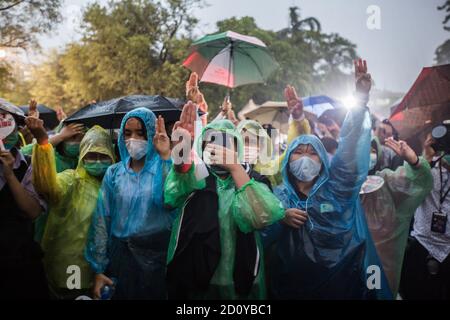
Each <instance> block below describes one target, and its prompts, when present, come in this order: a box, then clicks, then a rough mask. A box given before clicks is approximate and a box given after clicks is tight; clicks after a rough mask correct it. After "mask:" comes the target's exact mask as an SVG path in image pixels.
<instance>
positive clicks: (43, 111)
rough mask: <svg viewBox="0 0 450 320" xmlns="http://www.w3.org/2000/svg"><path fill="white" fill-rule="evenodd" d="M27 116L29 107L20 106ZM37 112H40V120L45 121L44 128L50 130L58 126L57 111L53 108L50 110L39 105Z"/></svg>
mask: <svg viewBox="0 0 450 320" xmlns="http://www.w3.org/2000/svg"><path fill="white" fill-rule="evenodd" d="M19 108H20V109H21V110H22V111H23V112H24V113H25V114H26V115H28V112H29V110H30V107H29V106H20V107H19ZM37 111H39V119H41V120H43V121H44V126H45V127H46V128H49V129H53V128H55V127H56V126H57V125H58V124H59V121H58V117H57V116H56V111H55V110H53V109H52V108H49V107H47V106H45V105H43V104H38V105H37Z"/></svg>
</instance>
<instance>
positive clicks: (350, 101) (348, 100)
mask: <svg viewBox="0 0 450 320" xmlns="http://www.w3.org/2000/svg"><path fill="white" fill-rule="evenodd" d="M339 100H340V101H341V102H342V104H343V105H344V106H345V107H346V108H348V109H351V108H354V107H356V99H355V97H354V96H353V95H348V96H345V97H343V98H341V99H339Z"/></svg>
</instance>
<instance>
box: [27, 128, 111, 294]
mask: <svg viewBox="0 0 450 320" xmlns="http://www.w3.org/2000/svg"><path fill="white" fill-rule="evenodd" d="M89 152H96V153H101V154H104V155H107V156H109V157H110V158H111V160H112V161H114V154H113V147H112V144H111V138H110V136H109V134H108V132H107V131H106V130H104V129H103V128H101V127H100V126H94V127H92V128H91V129H90V130H89V131H88V132H87V133H86V135H85V136H84V138H83V140H82V141H81V144H80V157H79V161H78V166H77V168H76V169H75V170H65V171H63V172H61V173H58V174H57V173H56V168H55V160H54V159H55V158H54V157H55V156H54V149H53V147H52V145H51V144H46V145H38V144H36V145H35V146H34V150H33V158H32V163H33V184H34V186H35V188H36V190H37V191H38V192H39V193H40V194H42V195H43V196H44V197H45V198H46V199H47V200H48V202H49V204H50V211H49V216H48V221H47V225H46V228H45V231H44V236H43V239H42V248H43V250H44V252H45V258H44V263H45V268H46V272H47V277H48V279H49V282H50V284H51V285H52V286H53V287H55V288H67V280H68V277H69V276H70V274H68V273H67V270H68V267H69V266H71V265H76V266H78V267H80V271H81V288H82V289H85V288H89V287H90V284H91V280H92V276H93V273H92V271H91V269H90V267H89V265H88V263H87V262H86V260H85V258H84V255H83V251H84V247H85V245H86V238H87V232H88V229H89V225H90V223H91V217H92V214H93V212H94V209H95V205H96V203H97V196H98V191H99V189H100V184H101V180H99V179H98V178H96V177H93V176H91V175H89V174H88V173H87V171H86V170H85V169H84V167H83V158H84V157H85V156H86V154H87V153H89Z"/></svg>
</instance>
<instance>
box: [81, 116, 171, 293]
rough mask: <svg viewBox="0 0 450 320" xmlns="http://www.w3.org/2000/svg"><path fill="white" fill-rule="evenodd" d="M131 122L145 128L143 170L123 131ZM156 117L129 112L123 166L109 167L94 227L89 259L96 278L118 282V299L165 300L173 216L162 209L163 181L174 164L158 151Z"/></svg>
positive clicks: (121, 138)
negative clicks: (101, 276)
mask: <svg viewBox="0 0 450 320" xmlns="http://www.w3.org/2000/svg"><path fill="white" fill-rule="evenodd" d="M130 118H138V119H140V120H142V122H143V123H144V124H145V129H146V131H147V137H148V150H147V155H146V158H145V165H144V168H143V169H142V170H141V171H140V172H138V173H136V172H134V171H133V170H132V169H131V168H130V159H131V158H130V155H129V153H128V150H127V148H126V146H125V141H124V128H125V123H126V122H127V120H128V119H130ZM155 120H156V117H155V115H154V114H153V112H151V111H150V110H148V109H146V108H138V109H135V110H133V111H130V112H128V113H127V114H126V115H125V117H124V118H123V120H122V124H121V127H120V134H119V140H118V146H119V152H120V157H121V159H122V161H121V162H119V163H117V164H115V165H113V166H111V167H110V168H108V170H107V172H106V174H105V177H104V179H103V183H102V186H101V189H100V193H99V198H98V202H97V208H96V211H95V214H94V217H93V220H92V223H91V227H90V230H89V235H88V242H87V245H86V250H85V256H86V259H87V261H88V262H89V264H90V265H91V268H92V269H93V270H94V271H95V272H96V273H105V274H106V275H107V276H109V277H116V278H117V279H118V280H117V286H116V291H115V294H114V297H116V298H121V299H146V298H149V299H164V298H165V297H166V292H165V291H166V290H165V263H166V255H167V246H168V243H169V238H170V229H171V224H172V216H173V215H172V214H171V212H170V211H168V210H166V209H164V208H163V190H164V180H165V177H166V175H167V174H168V172H169V169H170V167H171V164H172V160H171V159H169V160H163V159H162V158H161V157H160V156H159V154H158V153H157V152H156V150H155V149H154V146H153V143H152V141H153V136H154V134H155Z"/></svg>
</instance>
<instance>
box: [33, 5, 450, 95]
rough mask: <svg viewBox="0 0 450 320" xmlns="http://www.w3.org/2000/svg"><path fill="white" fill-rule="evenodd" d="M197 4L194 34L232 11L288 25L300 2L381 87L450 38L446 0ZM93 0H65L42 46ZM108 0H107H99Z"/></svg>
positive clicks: (70, 29) (397, 82)
mask: <svg viewBox="0 0 450 320" xmlns="http://www.w3.org/2000/svg"><path fill="white" fill-rule="evenodd" d="M206 1H207V3H208V4H209V6H207V7H205V8H203V9H200V10H196V11H195V15H196V16H197V17H198V18H199V19H200V20H201V23H200V25H199V27H198V28H197V30H196V34H197V35H199V36H201V35H203V34H205V33H210V32H213V31H214V30H215V22H216V21H218V20H222V19H225V18H229V17H232V16H238V17H242V16H252V17H254V18H255V20H256V22H257V24H258V26H260V27H261V28H264V29H272V30H279V29H281V28H284V27H286V26H287V25H288V8H289V7H290V6H293V5H296V6H299V7H300V9H301V15H302V17H310V16H313V17H316V18H317V19H319V21H320V22H321V24H322V29H323V31H324V32H327V33H331V32H333V33H339V34H340V35H342V36H344V37H346V38H348V39H349V40H351V41H352V42H353V43H355V44H356V45H357V46H358V47H357V51H358V54H359V55H361V56H362V57H364V58H366V59H367V60H368V64H369V68H370V72H371V73H372V76H373V78H374V79H375V81H376V84H377V87H378V88H379V89H388V90H392V91H399V92H406V91H407V90H408V89H409V88H410V86H411V85H412V83H413V82H414V80H415V79H416V77H417V75H418V74H419V72H420V70H421V69H422V67H424V66H430V65H432V64H434V52H435V50H436V48H437V47H438V46H439V45H440V44H442V43H443V42H444V41H445V40H446V39H448V38H449V35H450V33H449V32H446V31H444V30H443V28H442V21H443V19H444V12H443V11H438V10H437V6H439V5H442V4H443V3H444V2H445V1H444V0H206ZM91 2H95V1H94V0H65V5H64V8H63V9H62V10H63V16H64V22H63V23H62V24H61V25H60V26H59V28H58V30H57V31H55V32H53V33H52V34H51V35H49V36H44V37H41V44H42V45H43V47H44V48H52V47H60V46H62V45H64V44H65V43H67V42H69V41H72V40H76V39H78V37H79V34H80V33H79V30H77V28H76V26H77V25H78V24H79V19H80V17H81V11H82V8H83V7H84V6H86V5H87V4H88V3H91ZM97 2H100V3H105V2H106V1H105V0H100V1H97ZM371 5H375V6H378V7H379V8H380V17H381V20H380V22H381V23H380V25H381V29H380V30H369V28H368V27H367V20H368V18H369V14H367V13H366V11H367V8H368V7H369V6H371Z"/></svg>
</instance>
